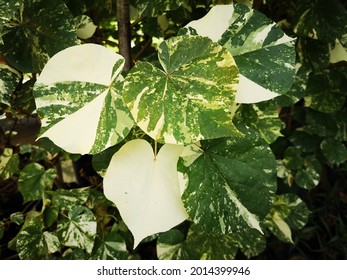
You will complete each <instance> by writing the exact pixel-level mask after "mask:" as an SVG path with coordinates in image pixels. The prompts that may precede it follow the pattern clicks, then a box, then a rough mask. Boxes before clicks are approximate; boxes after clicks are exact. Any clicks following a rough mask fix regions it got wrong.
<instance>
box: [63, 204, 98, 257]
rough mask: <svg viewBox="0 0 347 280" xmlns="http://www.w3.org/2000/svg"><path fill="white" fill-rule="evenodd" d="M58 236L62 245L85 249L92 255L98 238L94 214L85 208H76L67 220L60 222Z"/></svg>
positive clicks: (70, 212)
mask: <svg viewBox="0 0 347 280" xmlns="http://www.w3.org/2000/svg"><path fill="white" fill-rule="evenodd" d="M57 235H58V237H59V240H60V242H61V244H62V245H65V246H69V247H72V248H81V249H85V250H86V251H87V252H88V253H91V252H92V250H93V247H94V239H95V236H96V220H95V217H94V214H93V212H92V211H91V210H90V209H88V208H87V207H84V206H76V207H74V208H73V209H71V211H69V213H68V217H67V218H64V219H61V220H59V222H58V228H57Z"/></svg>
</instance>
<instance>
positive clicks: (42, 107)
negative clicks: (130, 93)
mask: <svg viewBox="0 0 347 280" xmlns="http://www.w3.org/2000/svg"><path fill="white" fill-rule="evenodd" d="M123 65H124V59H123V57H121V56H120V55H118V54H116V53H114V52H112V51H110V50H108V49H106V48H105V47H102V46H99V45H95V44H85V45H81V46H74V47H70V48H68V49H66V50H64V51H61V52H59V53H58V54H56V55H55V56H53V57H52V58H51V59H50V60H49V62H48V63H47V65H46V66H45V68H44V69H43V71H42V73H41V75H40V76H39V78H38V80H37V82H36V84H35V87H34V97H35V102H36V107H37V111H38V114H39V116H40V118H41V122H42V127H41V131H40V137H41V138H42V137H48V138H50V139H51V140H52V141H53V142H54V143H55V144H56V145H57V146H59V147H61V148H63V149H64V150H66V151H68V152H70V153H80V154H87V153H92V154H93V153H98V152H101V151H102V150H104V149H106V148H108V147H110V146H112V145H114V144H116V143H118V142H120V141H122V140H123V139H124V138H125V137H126V136H127V134H128V133H129V131H130V129H131V128H132V126H133V120H132V118H131V115H130V112H129V111H128V109H127V108H126V106H125V105H124V103H123V99H122V97H121V96H120V95H119V94H118V91H117V89H116V83H117V81H116V79H118V78H119V77H120V72H121V71H122V68H123ZM76 136H77V137H76Z"/></svg>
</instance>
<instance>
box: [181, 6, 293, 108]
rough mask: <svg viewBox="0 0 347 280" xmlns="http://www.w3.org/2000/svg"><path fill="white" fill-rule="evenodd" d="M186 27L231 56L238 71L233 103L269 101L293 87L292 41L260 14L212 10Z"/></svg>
mask: <svg viewBox="0 0 347 280" xmlns="http://www.w3.org/2000/svg"><path fill="white" fill-rule="evenodd" d="M187 27H190V28H193V29H195V30H196V31H197V33H198V34H199V35H202V36H207V37H209V38H211V39H212V40H213V41H214V42H219V44H221V45H222V46H224V47H225V48H227V49H228V50H229V51H230V52H231V54H232V55H233V57H234V59H235V61H236V64H237V66H238V68H239V70H240V84H239V88H238V91H237V94H236V102H238V103H255V102H259V101H264V100H268V99H271V98H274V97H276V96H278V94H283V93H285V92H287V91H288V90H289V88H290V87H291V85H292V84H293V82H294V76H295V67H294V66H295V47H294V42H295V40H294V39H293V38H290V37H288V36H286V35H285V33H284V32H283V31H282V30H281V29H280V28H279V27H278V26H276V24H275V23H273V22H272V21H271V20H270V19H268V18H267V17H266V16H264V15H263V14H262V13H260V12H258V11H256V10H253V9H251V8H249V7H247V6H245V5H242V4H234V5H220V6H214V7H213V8H212V9H211V10H210V12H209V13H208V14H207V15H206V16H205V17H203V18H202V19H200V20H197V21H193V22H191V23H189V24H188V25H187Z"/></svg>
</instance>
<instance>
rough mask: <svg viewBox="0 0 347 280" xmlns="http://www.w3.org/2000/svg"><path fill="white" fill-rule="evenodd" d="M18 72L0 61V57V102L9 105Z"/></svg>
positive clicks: (18, 77) (17, 79) (17, 82)
mask: <svg viewBox="0 0 347 280" xmlns="http://www.w3.org/2000/svg"><path fill="white" fill-rule="evenodd" d="M19 79H20V74H19V73H18V72H17V71H16V70H15V69H13V68H11V67H9V66H8V65H6V64H2V63H1V57H0V103H3V104H6V105H8V106H11V101H12V94H13V91H14V90H15V89H16V87H17V85H18V84H19Z"/></svg>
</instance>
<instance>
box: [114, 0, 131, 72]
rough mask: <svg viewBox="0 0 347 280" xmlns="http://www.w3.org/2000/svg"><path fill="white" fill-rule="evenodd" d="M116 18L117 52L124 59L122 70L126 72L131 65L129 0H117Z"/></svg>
mask: <svg viewBox="0 0 347 280" xmlns="http://www.w3.org/2000/svg"><path fill="white" fill-rule="evenodd" d="M117 20H118V41H119V53H120V54H121V55H122V56H123V57H124V59H125V65H124V71H126V72H128V71H129V70H130V69H131V67H132V60H131V45H130V41H131V30H130V1H129V0H117Z"/></svg>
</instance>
